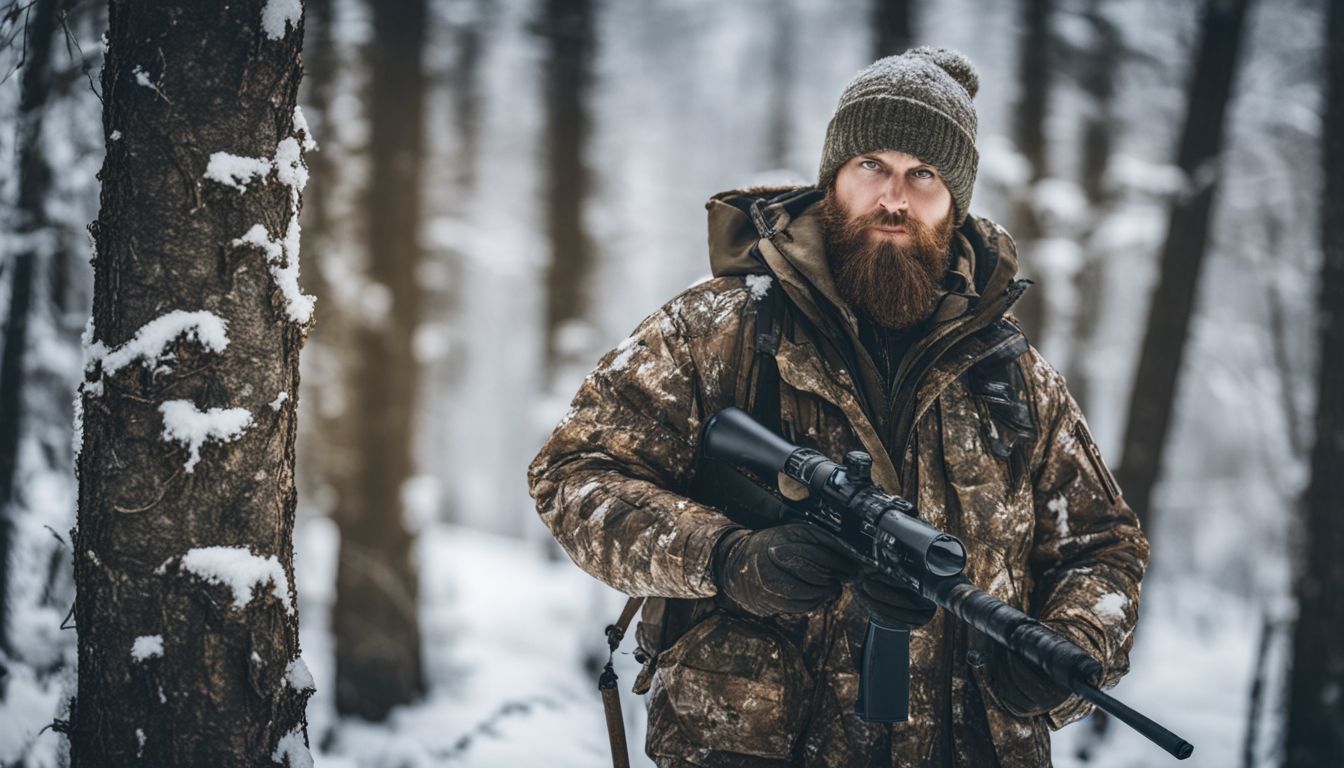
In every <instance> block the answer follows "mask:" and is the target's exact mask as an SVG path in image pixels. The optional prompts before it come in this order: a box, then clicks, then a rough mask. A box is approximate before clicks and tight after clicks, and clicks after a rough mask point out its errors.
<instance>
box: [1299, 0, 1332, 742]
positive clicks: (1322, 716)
mask: <svg viewBox="0 0 1344 768" xmlns="http://www.w3.org/2000/svg"><path fill="white" fill-rule="evenodd" d="M1328 15H1329V21H1328V22H1327V26H1328V30H1329V31H1328V32H1327V35H1328V38H1327V45H1326V50H1327V51H1328V52H1327V54H1326V56H1327V60H1328V64H1327V67H1328V73H1327V81H1326V83H1327V84H1326V91H1327V93H1326V99H1327V103H1326V107H1325V130H1324V131H1323V132H1322V134H1321V135H1322V137H1323V139H1324V141H1325V153H1324V164H1325V195H1324V198H1323V200H1322V201H1321V202H1322V205H1321V222H1322V229H1321V231H1322V237H1321V246H1322V247H1321V250H1322V251H1323V252H1324V254H1325V260H1324V262H1323V263H1322V264H1321V284H1320V304H1319V311H1320V313H1321V321H1320V361H1319V366H1320V370H1319V373H1318V374H1317V378H1316V382H1317V387H1316V391H1317V396H1318V398H1319V399H1318V400H1317V403H1316V442H1315V447H1314V449H1313V450H1312V453H1311V482H1310V484H1309V485H1308V488H1307V496H1306V503H1305V504H1304V505H1303V515H1302V535H1301V536H1300V537H1299V540H1300V541H1302V542H1303V543H1304V544H1305V547H1306V552H1305V557H1304V558H1303V560H1304V565H1305V567H1304V569H1303V572H1302V573H1300V574H1299V577H1298V581H1297V605H1298V612H1297V629H1296V633H1295V636H1294V638H1293V663H1292V666H1293V669H1292V675H1291V683H1290V685H1291V690H1290V693H1289V697H1288V749H1287V752H1288V754H1287V760H1286V761H1285V762H1284V765H1285V766H1286V767H1287V768H1325V766H1331V765H1338V764H1339V759H1340V755H1344V644H1341V643H1340V640H1339V628H1340V627H1341V626H1344V558H1341V557H1340V552H1342V551H1344V517H1341V515H1340V510H1344V472H1341V471H1340V468H1341V467H1344V357H1341V355H1340V350H1341V349H1344V310H1341V307H1344V6H1341V4H1339V3H1331V4H1330V10H1329V11H1328Z"/></svg>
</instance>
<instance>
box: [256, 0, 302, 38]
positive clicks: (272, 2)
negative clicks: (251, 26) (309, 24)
mask: <svg viewBox="0 0 1344 768" xmlns="http://www.w3.org/2000/svg"><path fill="white" fill-rule="evenodd" d="M302 17H303V5H302V4H300V3H299V0H266V7H264V8H262V9H261V29H262V31H263V32H265V33H266V36H267V37H269V38H270V39H272V40H283V39H284V38H285V33H286V32H287V31H288V30H289V29H290V28H291V27H292V28H294V29H298V28H299V19H300V18H302Z"/></svg>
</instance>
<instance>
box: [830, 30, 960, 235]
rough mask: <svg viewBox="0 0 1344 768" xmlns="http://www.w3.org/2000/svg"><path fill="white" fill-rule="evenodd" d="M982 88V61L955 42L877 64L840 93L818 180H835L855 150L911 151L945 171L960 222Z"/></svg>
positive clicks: (855, 77)
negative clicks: (978, 62)
mask: <svg viewBox="0 0 1344 768" xmlns="http://www.w3.org/2000/svg"><path fill="white" fill-rule="evenodd" d="M979 87H980V78H979V76H978V75H977V74H976V72H975V67H974V66H972V65H971V62H970V61H968V60H967V59H966V57H965V56H962V55H961V54H960V53H957V52H956V51H953V50H951V49H949V48H927V47H925V48H914V49H911V50H909V51H906V52H905V53H903V54H901V55H899V56H888V57H886V58H885V59H878V60H877V61H875V62H873V63H872V64H870V65H869V66H868V67H866V68H865V69H863V70H862V71H861V72H859V74H857V75H855V76H854V79H853V80H851V81H849V85H847V86H845V92H844V93H842V94H841V95H840V104H839V105H838V106H837V107H836V108H835V114H834V115H833V116H832V117H831V123H830V125H829V126H827V128H826V143H825V145H824V146H823V147H822V153H821V170H820V172H819V173H818V178H817V183H818V186H820V187H821V188H823V189H824V188H826V187H828V186H830V184H831V182H832V181H834V180H835V174H836V172H837V171H839V170H840V166H842V165H844V164H845V162H846V161H848V160H849V159H850V158H851V157H854V156H855V155H861V154H863V153H865V152H884V151H887V150H896V151H898V152H905V153H907V154H910V155H914V156H915V157H918V158H919V159H920V160H923V161H924V162H926V163H928V164H929V165H932V166H933V167H935V168H937V169H938V172H939V173H941V174H942V175H943V179H944V181H946V182H947V188H948V190H950V191H951V192H952V206H953V221H954V222H956V223H957V224H960V223H961V221H962V219H964V218H965V216H966V210H967V208H968V207H969V206H970V203H971V188H972V187H974V186H975V170H976V166H978V165H979V163H980V153H979V152H977V151H976V149H975V130H976V120H975V105H974V104H972V103H971V99H973V98H974V97H975V92H976V91H977V90H978V89H979Z"/></svg>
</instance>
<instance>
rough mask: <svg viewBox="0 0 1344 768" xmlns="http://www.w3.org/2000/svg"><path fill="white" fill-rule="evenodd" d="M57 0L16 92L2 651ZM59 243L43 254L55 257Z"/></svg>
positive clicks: (38, 29) (39, 13) (2, 491)
mask: <svg viewBox="0 0 1344 768" xmlns="http://www.w3.org/2000/svg"><path fill="white" fill-rule="evenodd" d="M59 7H60V2H59V0H36V2H35V3H34V4H33V7H32V9H31V13H32V16H31V17H30V21H29V25H28V30H27V39H28V50H27V53H26V55H25V60H24V64H23V80H22V85H21V89H20V94H19V141H18V145H19V146H18V156H19V163H18V165H19V167H18V177H19V199H18V205H17V206H16V207H17V211H16V213H17V217H18V227H17V229H18V235H19V237H20V238H23V239H24V242H23V243H22V245H21V246H20V249H19V252H18V253H17V254H15V256H14V261H13V262H11V266H10V269H9V271H10V281H9V317H8V318H7V319H6V321H5V338H4V355H3V357H0V413H3V414H5V418H4V419H0V651H4V652H5V653H6V654H8V653H9V652H10V650H11V649H10V645H9V553H10V549H11V543H10V540H11V538H12V537H13V534H14V520H13V519H12V515H13V510H15V509H16V508H17V507H16V506H15V505H14V504H13V503H12V502H13V500H14V478H15V475H16V474H17V472H18V448H19V434H20V432H21V430H22V427H23V421H24V420H23V408H22V407H21V406H22V402H21V398H22V395H23V385H24V378H25V377H24V357H25V354H24V353H25V352H27V347H28V318H29V313H30V310H29V307H30V305H31V304H32V297H33V266H34V262H35V261H36V260H37V259H38V256H39V254H38V250H39V247H38V246H39V242H40V241H39V238H42V236H43V234H51V233H44V231H43V230H45V229H46V227H47V220H46V219H47V217H46V213H45V211H43V206H44V205H45V204H46V200H47V192H48V190H49V189H50V187H51V168H50V167H48V165H47V160H46V157H45V156H44V155H43V153H42V144H41V137H42V117H43V111H44V109H45V107H46V104H47V98H48V95H49V94H50V92H51V48H52V43H53V42H54V40H53V38H54V36H55V34H56V12H57V10H58V9H59ZM54 244H55V237H54V236H51V237H49V238H47V242H46V243H45V244H44V245H43V247H42V249H43V250H46V251H48V252H50V251H51V250H52V249H53V247H54Z"/></svg>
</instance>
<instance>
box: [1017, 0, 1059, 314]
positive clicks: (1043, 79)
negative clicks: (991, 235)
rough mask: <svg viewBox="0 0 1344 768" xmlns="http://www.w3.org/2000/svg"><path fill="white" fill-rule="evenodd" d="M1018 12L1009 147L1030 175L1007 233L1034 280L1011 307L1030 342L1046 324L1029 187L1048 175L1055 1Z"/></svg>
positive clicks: (1038, 229) (1031, 1) (1037, 224)
mask: <svg viewBox="0 0 1344 768" xmlns="http://www.w3.org/2000/svg"><path fill="white" fill-rule="evenodd" d="M1020 2H1021V7H1020V11H1021V14H1022V17H1021V18H1022V21H1021V30H1020V32H1019V39H1018V49H1017V87H1018V93H1017V101H1016V103H1015V104H1014V105H1013V144H1014V145H1015V146H1016V147H1017V151H1018V152H1019V153H1021V155H1022V157H1023V159H1025V160H1026V162H1027V167H1028V168H1029V169H1030V173H1029V176H1028V179H1027V184H1026V185H1025V187H1024V188H1022V189H1018V190H1013V192H1012V194H1013V195H1014V197H1015V199H1014V205H1013V213H1012V216H1013V219H1012V222H1011V224H1010V225H1009V228H1008V231H1009V232H1011V233H1012V235H1013V237H1014V238H1016V239H1017V242H1018V244H1019V252H1020V254H1021V255H1020V257H1019V264H1021V267H1022V269H1021V272H1022V276H1023V277H1027V278H1029V279H1031V280H1034V281H1036V284H1035V285H1034V286H1032V287H1031V289H1030V290H1028V291H1027V292H1026V293H1025V294H1023V295H1022V299H1021V300H1020V301H1018V302H1017V304H1016V305H1015V306H1014V309H1013V314H1014V315H1015V316H1016V317H1017V319H1018V320H1020V321H1021V322H1022V326H1023V328H1024V329H1025V331H1026V333H1027V336H1028V338H1032V339H1038V340H1039V339H1041V338H1043V335H1044V331H1045V323H1046V312H1045V308H1046V299H1045V292H1046V289H1047V288H1048V284H1047V282H1046V281H1047V279H1048V278H1049V275H1046V274H1043V273H1042V272H1040V271H1038V270H1036V269H1035V268H1034V266H1033V264H1032V258H1031V257H1032V255H1033V254H1034V252H1035V250H1036V244H1037V241H1039V240H1040V239H1041V238H1042V237H1043V236H1044V235H1045V231H1044V229H1043V227H1042V226H1041V220H1040V215H1039V213H1038V212H1037V209H1036V200H1035V195H1034V193H1033V189H1034V187H1035V185H1036V182H1038V181H1040V180H1041V179H1043V178H1045V177H1046V175H1048V174H1049V172H1050V169H1049V152H1048V147H1047V145H1046V139H1045V121H1046V118H1047V117H1048V115H1049V110H1050V101H1049V100H1050V89H1051V87H1052V77H1051V69H1050V47H1051V34H1050V17H1051V15H1052V14H1053V12H1054V0H1020Z"/></svg>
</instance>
